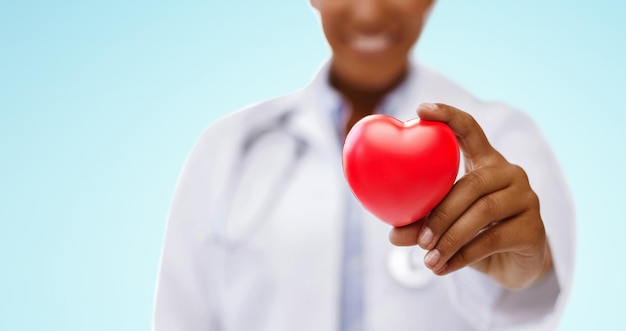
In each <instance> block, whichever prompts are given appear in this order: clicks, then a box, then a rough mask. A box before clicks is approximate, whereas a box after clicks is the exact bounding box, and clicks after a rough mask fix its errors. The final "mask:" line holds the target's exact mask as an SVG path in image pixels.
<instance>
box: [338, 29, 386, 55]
mask: <svg viewBox="0 0 626 331" xmlns="http://www.w3.org/2000/svg"><path fill="white" fill-rule="evenodd" d="M393 43H394V39H393V37H392V36H391V35H390V34H388V33H378V34H355V35H353V36H352V37H351V38H350V39H349V40H348V46H349V47H350V48H351V49H352V50H354V51H355V52H357V53H361V54H365V55H380V54H383V53H385V52H386V51H388V50H389V49H390V48H391V47H392V46H393Z"/></svg>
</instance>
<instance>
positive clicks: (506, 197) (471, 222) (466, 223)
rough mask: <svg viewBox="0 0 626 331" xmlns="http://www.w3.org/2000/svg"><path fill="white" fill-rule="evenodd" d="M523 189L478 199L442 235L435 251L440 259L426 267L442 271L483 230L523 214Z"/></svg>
mask: <svg viewBox="0 0 626 331" xmlns="http://www.w3.org/2000/svg"><path fill="white" fill-rule="evenodd" d="M520 193H521V192H519V191H518V190H515V189H514V188H509V189H505V190H500V191H497V192H495V193H492V194H489V195H486V196H483V197H481V198H480V199H478V200H477V201H476V202H475V203H474V204H472V206H471V207H470V208H469V209H468V210H467V211H466V212H465V213H463V215H461V217H460V218H459V219H458V220H457V221H456V222H454V224H452V226H450V228H449V229H448V230H447V231H446V232H445V233H444V234H443V235H442V236H441V239H439V241H438V242H437V244H436V245H435V248H434V249H433V250H432V251H437V252H436V253H435V254H436V257H437V259H434V258H430V259H428V260H427V263H426V266H427V267H429V268H431V269H433V270H439V269H440V268H441V267H443V266H444V265H445V264H446V263H447V262H448V260H449V259H450V258H451V257H452V256H454V255H455V254H457V253H458V252H459V251H460V250H461V249H462V248H463V247H464V246H465V245H466V244H468V243H469V242H471V241H472V240H473V239H474V238H475V237H477V236H479V235H481V234H482V233H483V232H488V231H490V229H491V227H493V226H494V225H495V224H498V222H500V221H503V220H505V219H511V218H513V217H515V216H517V215H520V214H521V213H522V212H524V210H525V204H523V203H520V200H519V199H518V196H519V195H520Z"/></svg>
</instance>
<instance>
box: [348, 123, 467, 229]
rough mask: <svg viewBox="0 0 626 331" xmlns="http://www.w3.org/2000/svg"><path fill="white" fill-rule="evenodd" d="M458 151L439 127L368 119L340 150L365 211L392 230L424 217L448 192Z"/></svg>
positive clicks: (444, 128) (451, 137) (443, 126)
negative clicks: (387, 224)
mask: <svg viewBox="0 0 626 331" xmlns="http://www.w3.org/2000/svg"><path fill="white" fill-rule="evenodd" d="M459 157H460V156H459V145H458V143H457V140H456V137H455V135H454V132H452V130H451V129H450V128H449V127H448V126H447V125H446V124H444V123H441V122H433V121H424V120H419V119H414V120H410V121H407V122H402V121H400V120H398V119H395V118H393V117H391V116H387V115H370V116H366V117H364V118H363V119H361V120H360V121H359V122H357V123H356V124H355V125H354V126H353V127H352V129H351V130H350V132H349V133H348V135H347V137H346V141H345V143H344V146H343V170H344V174H345V177H346V179H347V181H348V184H349V185H350V188H351V189H352V192H353V193H354V195H355V196H356V197H357V199H358V200H359V201H360V202H361V204H363V206H364V207H365V209H367V210H369V211H370V212H371V213H372V214H374V215H375V216H377V217H378V218H380V219H381V220H382V221H384V222H386V223H389V224H391V225H393V226H404V225H407V224H410V223H413V222H415V221H416V220H419V219H421V218H422V217H424V216H426V215H427V214H428V213H429V212H430V211H431V210H432V209H433V208H434V207H435V206H436V205H437V204H438V203H439V202H440V201H441V200H442V199H443V198H444V197H445V196H446V194H448V192H449V191H450V188H452V185H453V184H454V181H455V179H456V176H457V172H458V169H459Z"/></svg>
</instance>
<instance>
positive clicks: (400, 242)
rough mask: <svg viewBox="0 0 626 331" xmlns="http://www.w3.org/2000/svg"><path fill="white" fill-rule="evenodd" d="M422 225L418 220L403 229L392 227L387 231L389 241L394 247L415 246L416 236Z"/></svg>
mask: <svg viewBox="0 0 626 331" xmlns="http://www.w3.org/2000/svg"><path fill="white" fill-rule="evenodd" d="M423 224H424V222H423V220H419V221H416V222H413V223H411V224H409V225H406V226H403V227H393V228H391V231H389V241H390V242H391V243H392V244H394V245H396V246H414V245H417V235H418V234H419V233H420V230H421V229H422V225H423Z"/></svg>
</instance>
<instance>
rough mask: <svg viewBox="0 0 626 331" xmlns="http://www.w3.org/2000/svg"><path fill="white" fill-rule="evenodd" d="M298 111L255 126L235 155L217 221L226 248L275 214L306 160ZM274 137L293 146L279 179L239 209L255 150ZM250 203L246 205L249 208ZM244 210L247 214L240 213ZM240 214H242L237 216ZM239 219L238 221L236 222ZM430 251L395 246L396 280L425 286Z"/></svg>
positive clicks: (391, 262) (391, 266)
mask: <svg viewBox="0 0 626 331" xmlns="http://www.w3.org/2000/svg"><path fill="white" fill-rule="evenodd" d="M293 115H294V111H286V112H283V113H281V114H280V115H278V116H277V117H275V118H274V119H273V120H272V121H270V122H269V123H266V124H265V125H262V126H259V127H257V128H255V129H253V130H252V131H251V132H250V133H248V135H247V136H245V137H244V139H243V140H242V143H241V144H240V148H239V151H238V152H237V153H236V155H235V159H236V162H234V163H233V164H234V166H233V168H232V169H231V172H230V175H229V178H228V181H226V186H225V189H224V190H223V191H222V195H221V201H220V204H219V205H220V206H221V207H222V211H221V215H220V216H219V217H218V218H217V222H216V224H215V228H214V229H215V233H216V234H217V235H216V236H215V237H214V238H215V240H217V241H219V242H220V244H222V245H225V246H226V248H230V249H236V248H237V247H239V246H240V245H241V244H242V243H244V242H245V241H246V240H248V239H249V238H251V237H252V236H253V235H254V233H256V232H257V231H259V230H260V228H261V227H262V226H263V216H262V215H269V214H271V213H272V211H273V210H274V208H276V207H277V205H278V202H279V201H280V200H281V195H282V194H284V193H285V191H286V188H287V186H288V183H289V181H290V180H291V178H292V176H293V175H294V174H295V171H296V170H297V167H298V163H299V162H300V161H301V160H302V159H303V157H304V156H305V154H306V153H307V151H308V150H309V149H310V144H309V143H308V142H307V140H306V139H305V138H304V137H302V136H301V135H299V134H298V133H297V132H294V130H291V129H290V122H291V120H292V118H293ZM270 137H274V138H277V139H281V140H282V139H285V138H286V139H285V141H283V143H288V144H290V145H291V150H290V151H289V150H288V151H287V152H286V155H285V159H284V160H282V161H280V162H278V163H277V164H276V165H275V169H276V171H275V173H276V175H275V178H274V179H271V184H270V185H269V186H268V188H267V189H266V190H265V192H264V194H258V195H255V199H259V200H260V201H259V202H258V203H257V205H256V206H253V207H252V209H251V210H247V209H244V208H238V206H237V205H238V204H237V202H236V201H235V199H236V196H237V195H238V194H241V193H242V192H241V191H242V190H244V189H245V187H244V185H242V184H243V183H242V177H243V176H241V174H243V173H245V171H246V167H254V166H255V163H254V162H253V161H254V160H253V154H254V152H255V149H258V148H260V147H262V146H261V145H262V144H263V143H264V141H265V140H267V143H272V141H270V139H269V138H270ZM247 207H249V206H246V208H247ZM238 212H240V213H241V212H244V213H245V214H244V215H241V214H240V215H237V213H238ZM235 216H239V217H235ZM234 220H237V222H238V223H234ZM425 254H426V251H424V250H422V249H421V248H420V247H419V246H414V247H395V246H394V247H391V248H390V251H389V256H388V258H387V269H388V273H389V275H390V276H391V278H392V279H394V280H395V281H396V282H397V283H398V284H400V285H401V286H403V287H407V288H412V289H419V288H423V287H425V286H426V285H427V284H428V283H429V282H430V281H431V280H432V279H433V278H434V275H433V273H432V272H431V271H430V270H429V269H428V268H426V266H425V265H424V262H423V261H424V256H425Z"/></svg>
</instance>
